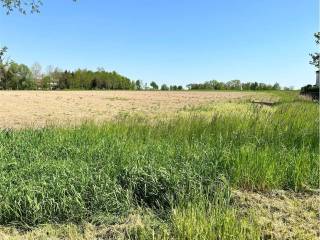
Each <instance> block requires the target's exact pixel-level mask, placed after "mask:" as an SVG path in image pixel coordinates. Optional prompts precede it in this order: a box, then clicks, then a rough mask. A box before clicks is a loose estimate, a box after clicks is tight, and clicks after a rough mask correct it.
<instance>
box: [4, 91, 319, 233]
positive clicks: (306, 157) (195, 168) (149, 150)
mask: <svg viewBox="0 0 320 240" xmlns="http://www.w3.org/2000/svg"><path fill="white" fill-rule="evenodd" d="M285 99H290V101H288V100H286V101H283V102H282V103H281V102H280V104H278V105H276V106H275V107H272V108H270V107H261V106H256V105H252V104H249V103H226V104H222V105H221V106H220V110H219V109H216V110H215V111H213V110H212V109H211V108H210V107H209V108H205V109H196V110H194V111H193V112H192V113H191V114H188V115H184V116H183V117H182V115H181V116H180V117H177V118H174V119H170V120H159V121H156V122H155V121H152V122H150V121H149V120H148V119H144V118H128V119H122V120H118V121H117V122H110V123H105V124H103V125H95V124H90V123H88V124H84V125H82V126H78V127H73V128H51V129H50V128H45V129H26V130H19V131H11V130H5V131H2V132H1V133H0V169H1V175H0V224H2V225H15V226H19V227H23V228H29V227H33V226H37V225H39V224H47V223H81V222H84V221H86V222H90V223H92V224H94V225H101V224H107V225H108V224H111V225H114V224H115V223H118V224H119V221H120V220H119V219H123V218H124V219H127V218H128V216H132V214H133V213H135V212H136V211H137V209H138V210H139V209H140V210H139V211H142V215H141V214H139V216H140V218H141V219H142V220H141V221H140V220H139V221H140V222H139V221H138V222H139V223H136V224H133V226H132V227H129V228H125V229H126V230H125V231H122V234H123V235H121V234H120V235H121V236H120V235H117V236H116V235H114V236H116V237H115V238H121V237H122V238H132V239H152V238H158V239H166V238H167V239H170V238H174V239H258V238H259V236H260V230H259V227H258V226H256V224H255V222H254V220H253V218H251V217H250V216H249V217H248V216H246V217H243V216H240V214H239V213H238V210H237V209H236V208H235V207H234V206H232V203H231V202H230V188H237V189H246V190H255V191H257V190H259V191H268V190H272V189H285V190H292V191H304V190H306V189H314V188H318V179H319V171H318V169H319V161H318V158H319V129H318V126H319V119H318V105H317V104H314V103H311V102H307V101H297V100H296V98H289V97H286V98H285ZM291 99H295V100H294V101H293V100H291ZM280 101H281V100H280ZM226 106H231V108H235V109H241V111H239V112H238V114H237V115H235V114H229V113H228V112H227V111H224V109H225V107H226ZM212 112H214V113H215V114H210V113H212ZM233 112H234V111H233ZM147 213H148V214H147ZM141 216H142V217H141ZM146 219H147V220H146ZM141 226H142V227H141ZM128 229H129V230H128ZM120 232H121V231H120ZM110 236H113V235H112V234H111V235H110Z"/></svg>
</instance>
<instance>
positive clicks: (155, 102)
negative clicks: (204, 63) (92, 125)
mask: <svg viewBox="0 0 320 240" xmlns="http://www.w3.org/2000/svg"><path fill="white" fill-rule="evenodd" d="M252 95H253V93H242V92H187V91H181V92H160V91H0V128H24V127H43V126H46V125H52V124H54V125H56V124H70V123H72V124H78V123H81V122H83V121H88V120H93V121H95V122H100V121H106V120H112V119H114V118H115V117H117V116H119V115H121V114H122V115H128V114H142V115H148V116H149V115H150V116H153V117H154V116H157V115H158V114H159V113H161V114H163V113H164V114H170V113H175V112H177V111H178V110H180V109H183V108H185V107H193V106H199V105H203V104H206V103H211V102H215V101H230V100H235V99H240V98H249V97H250V96H252Z"/></svg>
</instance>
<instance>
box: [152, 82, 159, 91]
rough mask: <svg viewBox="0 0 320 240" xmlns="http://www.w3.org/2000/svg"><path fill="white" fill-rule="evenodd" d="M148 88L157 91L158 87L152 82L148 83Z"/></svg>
mask: <svg viewBox="0 0 320 240" xmlns="http://www.w3.org/2000/svg"><path fill="white" fill-rule="evenodd" d="M150 86H151V87H152V89H153V90H158V89H159V86H158V84H157V83H156V82H154V81H152V82H151V83H150Z"/></svg>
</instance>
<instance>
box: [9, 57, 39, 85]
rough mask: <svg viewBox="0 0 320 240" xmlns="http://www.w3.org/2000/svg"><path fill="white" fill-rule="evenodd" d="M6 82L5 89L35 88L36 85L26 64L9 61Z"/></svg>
mask: <svg viewBox="0 0 320 240" xmlns="http://www.w3.org/2000/svg"><path fill="white" fill-rule="evenodd" d="M6 78H7V82H6V86H5V87H4V88H5V89H13V90H27V89H35V87H36V85H35V82H34V80H33V78H32V72H31V71H30V69H29V68H28V66H26V65H24V64H18V63H15V62H13V63H11V64H10V65H9V68H8V71H7V74H6Z"/></svg>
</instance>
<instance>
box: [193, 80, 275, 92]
mask: <svg viewBox="0 0 320 240" xmlns="http://www.w3.org/2000/svg"><path fill="white" fill-rule="evenodd" d="M187 87H188V89H190V90H254V91H256V90H280V89H281V87H280V85H279V84H278V83H275V84H274V85H271V84H265V83H258V82H247V83H241V81H240V80H231V81H229V82H227V83H224V82H219V81H217V80H211V81H207V82H204V83H192V84H188V85H187Z"/></svg>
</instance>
